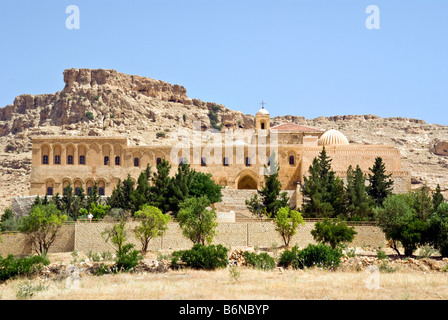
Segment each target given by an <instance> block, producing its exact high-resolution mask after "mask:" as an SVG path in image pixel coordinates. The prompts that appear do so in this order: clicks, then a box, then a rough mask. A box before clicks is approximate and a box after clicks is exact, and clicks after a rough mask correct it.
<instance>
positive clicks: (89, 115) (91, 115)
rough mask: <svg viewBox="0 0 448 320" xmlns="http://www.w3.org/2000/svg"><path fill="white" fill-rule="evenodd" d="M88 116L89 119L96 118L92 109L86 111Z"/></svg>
mask: <svg viewBox="0 0 448 320" xmlns="http://www.w3.org/2000/svg"><path fill="white" fill-rule="evenodd" d="M86 117H87V119H89V120H93V119H94V118H95V116H94V115H93V112H92V111H87V112H86Z"/></svg>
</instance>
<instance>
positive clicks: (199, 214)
mask: <svg viewBox="0 0 448 320" xmlns="http://www.w3.org/2000/svg"><path fill="white" fill-rule="evenodd" d="M209 205H210V200H209V199H208V198H207V197H206V196H203V197H200V198H196V197H193V198H187V199H186V200H185V201H184V202H182V203H181V204H180V211H179V214H178V215H177V220H178V221H179V225H180V227H181V229H182V232H183V234H184V235H185V237H187V238H188V239H190V240H191V241H192V242H193V243H194V244H197V243H199V244H202V245H205V243H206V242H207V243H211V242H212V239H213V237H214V236H215V235H216V227H217V226H218V223H217V222H216V218H217V214H216V211H215V210H213V209H212V210H209V209H208V206H209Z"/></svg>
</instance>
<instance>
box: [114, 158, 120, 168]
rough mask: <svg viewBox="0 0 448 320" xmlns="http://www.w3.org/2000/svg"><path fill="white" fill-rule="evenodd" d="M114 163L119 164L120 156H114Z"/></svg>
mask: <svg viewBox="0 0 448 320" xmlns="http://www.w3.org/2000/svg"><path fill="white" fill-rule="evenodd" d="M115 165H116V166H119V165H120V157H118V156H117V157H115Z"/></svg>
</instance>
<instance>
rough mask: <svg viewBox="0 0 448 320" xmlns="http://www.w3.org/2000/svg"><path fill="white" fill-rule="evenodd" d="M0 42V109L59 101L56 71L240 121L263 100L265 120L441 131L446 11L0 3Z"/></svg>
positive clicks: (375, 0) (299, 2) (346, 2)
mask: <svg viewBox="0 0 448 320" xmlns="http://www.w3.org/2000/svg"><path fill="white" fill-rule="evenodd" d="M71 4H74V5H77V6H78V7H79V9H80V29H79V30H69V29H67V28H66V24H65V22H66V19H67V17H68V16H69V15H68V14H66V13H65V10H66V7H67V6H69V5H71ZM371 4H373V5H376V6H377V7H378V8H379V9H380V29H379V30H368V29H367V28H366V26H365V21H366V19H367V17H368V16H369V14H366V12H365V11H366V7H367V6H368V5H371ZM0 34H1V38H0V43H1V47H0V107H3V106H6V105H7V104H12V103H13V101H14V98H15V97H16V96H18V95H20V94H25V93H30V94H42V93H54V92H57V91H60V90H62V88H63V86H64V83H63V76H62V72H63V70H64V69H67V68H103V69H115V70H117V71H119V72H123V73H128V74H136V75H141V76H147V77H151V78H155V79H159V80H163V81H167V82H169V83H172V84H180V85H183V86H185V87H186V89H187V92H188V95H189V97H190V98H197V99H201V100H204V101H210V102H217V103H221V104H224V105H226V106H227V107H228V108H231V109H236V110H241V111H243V112H245V113H250V114H255V113H256V111H257V110H258V109H259V108H260V102H261V101H262V100H263V101H265V102H266V108H267V109H268V110H269V111H270V112H271V116H277V115H287V114H291V115H297V116H304V117H306V118H315V117H318V116H332V115H346V114H375V115H378V116H381V117H393V116H402V117H408V118H417V119H423V120H425V121H427V122H428V123H438V124H445V125H448V63H447V58H448V1H447V0H418V1H417V0H393V1H392V0H384V1H383V0H368V1H365V0H339V1H336V0H327V1H323V0H278V1H272V0H270V1H266V0H256V1H252V0H219V1H218V0H157V1H154V0H145V1H143V0H142V1H137V0H127V1H113V0H109V1H104V0H93V1H92V0H91V1H84V0H83V1H78V0H70V1H66V0H53V1H50V0H42V1H31V0H27V1H24V0H15V1H12V0H2V1H1V2H0Z"/></svg>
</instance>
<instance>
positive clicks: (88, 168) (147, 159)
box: [30, 109, 410, 195]
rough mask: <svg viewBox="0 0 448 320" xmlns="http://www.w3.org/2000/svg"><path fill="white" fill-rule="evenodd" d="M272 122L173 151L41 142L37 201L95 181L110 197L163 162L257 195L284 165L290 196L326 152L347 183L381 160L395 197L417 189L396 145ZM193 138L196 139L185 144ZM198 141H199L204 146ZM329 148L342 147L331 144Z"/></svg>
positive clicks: (34, 179)
mask: <svg viewBox="0 0 448 320" xmlns="http://www.w3.org/2000/svg"><path fill="white" fill-rule="evenodd" d="M269 123H270V119H269V113H268V112H267V111H266V110H265V109H262V110H260V111H259V112H258V113H257V115H256V116H255V127H256V128H257V130H252V131H241V132H238V131H237V132H236V133H235V132H232V135H231V136H230V137H232V139H227V138H228V137H229V136H227V135H226V133H229V131H226V129H223V130H222V131H221V132H220V133H214V134H210V133H208V132H207V133H204V132H203V131H202V130H201V129H200V130H199V131H198V132H194V131H192V132H187V133H185V134H184V135H183V136H179V137H178V138H179V142H178V143H173V144H171V145H145V146H140V145H133V144H131V143H130V141H129V139H128V138H127V137H120V136H115V137H64V136H45V137H44V136H40V137H35V138H33V151H32V165H31V187H30V195H45V194H49V195H54V194H56V193H60V194H61V193H62V191H63V188H64V187H65V186H66V185H68V184H71V185H72V186H73V187H74V189H75V190H77V188H81V187H82V188H83V189H84V190H86V191H88V190H89V188H91V187H93V185H94V183H95V182H97V183H98V187H99V190H100V194H101V195H110V194H111V193H112V190H113V189H114V187H115V186H116V185H117V183H118V181H119V180H120V179H121V180H124V179H126V177H127V176H128V174H130V176H131V178H132V179H133V180H134V181H137V179H138V176H139V174H140V173H141V171H142V170H144V169H145V168H146V166H147V164H149V165H150V166H151V167H152V168H155V167H156V165H157V164H158V163H159V162H161V161H162V159H166V160H168V161H169V162H170V163H171V166H172V167H171V170H172V172H171V173H172V174H174V173H175V172H176V171H177V167H178V166H179V164H180V163H181V162H188V163H190V164H191V167H192V168H193V169H196V170H197V171H201V172H204V173H210V174H211V175H212V176H213V179H214V180H215V182H217V183H219V184H220V185H222V186H226V187H228V188H230V189H252V190H254V189H259V188H261V186H262V184H263V182H264V175H265V174H267V173H268V171H266V166H267V167H268V169H269V168H270V167H269V166H270V164H271V163H270V161H271V160H272V161H273V163H274V162H275V161H278V163H279V166H280V171H279V180H280V182H281V183H282V186H283V189H285V190H296V189H297V188H300V185H303V176H304V175H307V173H308V168H309V166H310V165H311V164H312V162H313V159H314V158H315V157H317V156H318V155H319V153H320V152H321V151H322V148H323V147H325V148H326V151H327V154H328V156H329V157H331V158H332V167H333V170H335V172H336V173H337V174H338V175H339V176H340V177H344V176H345V175H346V171H347V168H348V166H349V165H352V166H353V167H355V166H356V165H359V166H360V167H361V169H362V170H363V171H364V172H368V170H369V167H371V166H372V165H373V163H374V160H375V158H376V157H382V158H383V160H384V162H385V165H386V169H387V171H389V172H390V173H392V175H393V177H394V179H396V180H397V181H400V183H397V184H396V190H395V191H396V192H406V191H408V190H409V189H410V175H409V173H408V172H407V171H403V170H402V169H401V157H400V151H399V150H397V149H396V148H395V147H393V146H388V145H351V144H349V143H348V140H347V139H342V140H341V139H330V140H327V136H326V135H324V133H325V131H324V130H320V129H316V128H313V127H307V126H301V125H297V124H283V125H279V126H275V127H270V125H269ZM248 133H249V134H248ZM189 134H191V136H192V137H193V140H189V139H187V140H183V139H184V138H189V137H188V135H189ZM337 134H338V135H342V133H340V132H338V133H337ZM195 135H199V137H198V139H196V140H194V138H195ZM342 136H343V135H342ZM344 138H345V137H344ZM210 139H211V140H210ZM220 139H221V140H220ZM185 141H187V142H185ZM327 141H334V142H330V144H329V145H326V143H328V142H327ZM340 141H343V142H342V143H341V142H340ZM273 157H275V158H273ZM273 159H275V160H273Z"/></svg>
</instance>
